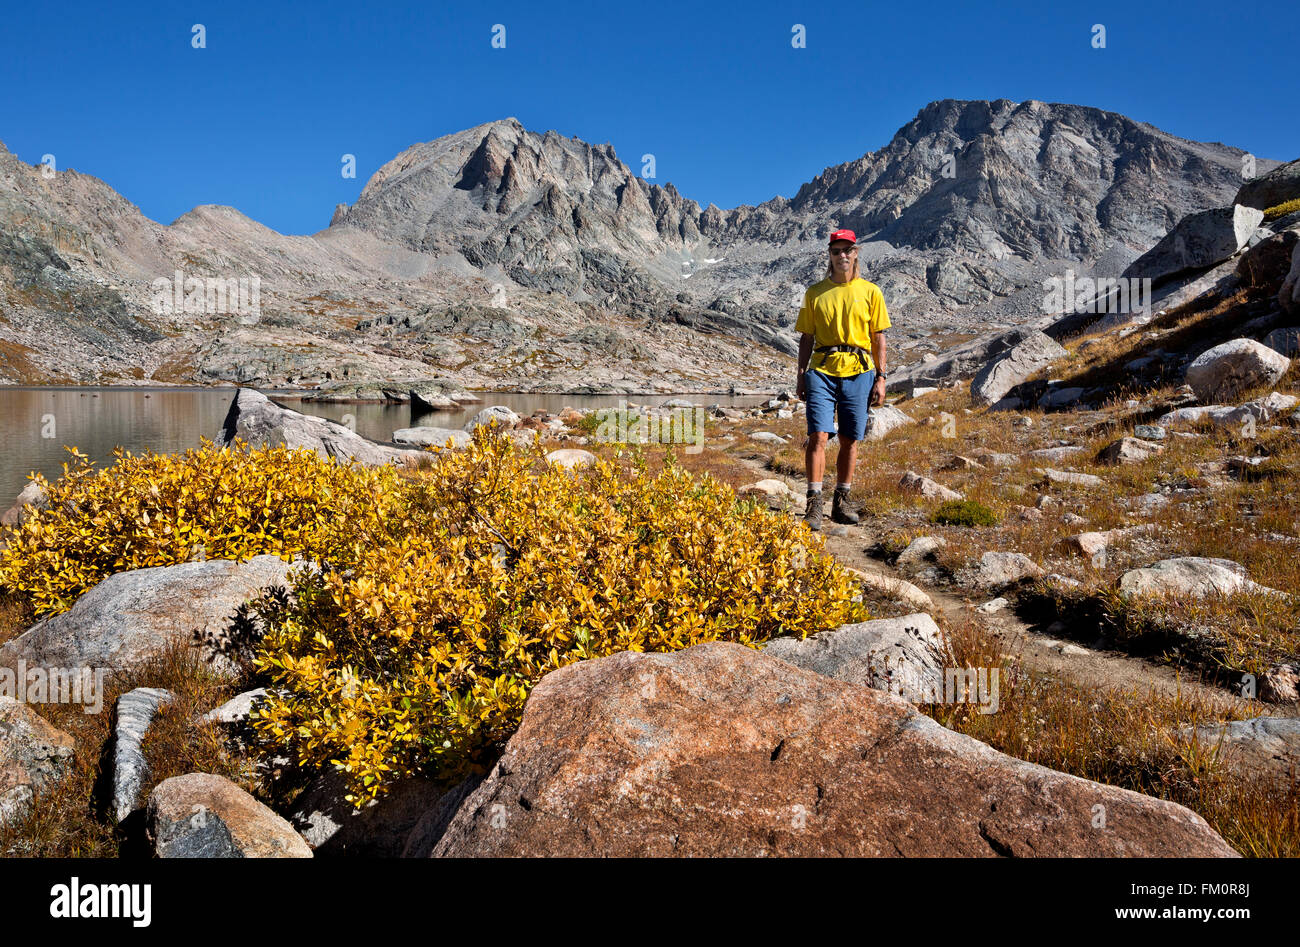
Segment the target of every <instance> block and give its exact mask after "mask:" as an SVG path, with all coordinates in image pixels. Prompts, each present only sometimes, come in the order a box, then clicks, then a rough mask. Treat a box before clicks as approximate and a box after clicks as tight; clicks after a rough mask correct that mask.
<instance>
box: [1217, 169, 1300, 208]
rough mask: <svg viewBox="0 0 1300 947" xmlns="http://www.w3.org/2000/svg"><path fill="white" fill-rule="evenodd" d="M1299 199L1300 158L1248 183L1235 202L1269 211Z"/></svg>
mask: <svg viewBox="0 0 1300 947" xmlns="http://www.w3.org/2000/svg"><path fill="white" fill-rule="evenodd" d="M1297 197H1300V158H1297V159H1296V160H1295V161H1291V162H1288V163H1287V164H1281V165H1278V166H1277V167H1276V168H1274V169H1273V170H1271V171H1269V172H1268V173H1267V174H1262V175H1260V176H1259V177H1256V178H1252V179H1251V180H1249V181H1247V182H1246V183H1245V184H1243V185H1242V186H1241V190H1239V191H1238V192H1237V196H1236V197H1235V198H1234V199H1233V200H1234V202H1235V203H1237V204H1242V205H1244V206H1246V207H1254V208H1257V209H1259V210H1268V209H1269V208H1270V207H1276V206H1277V205H1278V204H1285V203H1286V202H1287V201H1290V200H1294V199H1295V198H1297Z"/></svg>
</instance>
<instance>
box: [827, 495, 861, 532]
mask: <svg viewBox="0 0 1300 947" xmlns="http://www.w3.org/2000/svg"><path fill="white" fill-rule="evenodd" d="M831 519H832V520H834V521H835V522H836V523H843V524H844V525H845V526H856V525H857V523H858V514H857V512H856V511H855V510H854V509H853V508H852V507H851V506H849V491H847V490H836V491H835V499H834V500H833V501H831Z"/></svg>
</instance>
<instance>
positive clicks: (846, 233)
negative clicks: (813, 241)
mask: <svg viewBox="0 0 1300 947" xmlns="http://www.w3.org/2000/svg"><path fill="white" fill-rule="evenodd" d="M836 240H848V241H849V242H850V243H857V242H858V235H857V234H855V233H854V232H853V231H852V230H837V231H835V232H834V233H833V234H831V241H830V242H831V243H834V242H835V241H836Z"/></svg>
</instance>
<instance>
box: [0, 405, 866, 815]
mask: <svg viewBox="0 0 1300 947" xmlns="http://www.w3.org/2000/svg"><path fill="white" fill-rule="evenodd" d="M74 454H75V452H74ZM75 456H76V458H77V463H75V464H73V465H71V466H70V467H66V468H65V475H64V476H63V477H62V478H61V479H60V480H59V481H58V482H57V483H54V484H46V489H47V491H48V497H49V506H48V508H47V509H45V510H42V511H40V512H36V513H34V514H33V515H32V516H31V517H30V518H29V519H28V520H27V521H26V522H25V523H23V524H22V525H21V526H19V527H16V528H12V529H9V530H7V531H6V532H5V534H4V538H5V539H7V540H8V546H7V548H5V549H4V550H3V551H2V552H0V589H3V590H5V591H8V592H14V593H18V594H20V595H23V596H25V597H27V599H28V600H29V601H30V602H31V603H32V604H33V606H34V607H35V608H36V610H37V611H38V613H41V614H50V613H53V612H57V611H59V610H62V609H65V608H67V607H69V606H70V605H71V604H72V602H74V601H75V600H76V598H77V596H79V595H80V594H81V593H82V592H84V591H85V590H86V589H88V588H90V587H91V586H92V585H94V584H95V583H97V582H98V581H100V580H101V579H103V578H105V577H106V576H108V575H111V574H113V573H116V572H120V571H124V570H127V569H135V568H141V567H145V566H158V565H172V564H176V563H180V562H186V561H189V560H191V559H192V558H195V555H196V551H197V550H198V549H199V548H202V550H203V553H204V555H205V556H206V557H207V558H213V559H217V558H219V559H242V558H246V557H248V556H253V555H258V554H263V553H271V554H275V555H280V556H283V557H285V558H290V557H293V556H296V555H302V556H304V557H305V558H308V559H311V560H314V561H315V562H318V563H320V564H321V568H320V569H319V570H307V569H303V570H298V571H297V572H296V573H295V574H294V576H293V583H294V591H295V594H294V595H293V596H291V597H289V598H288V599H285V598H284V597H282V596H267V597H265V598H263V599H262V600H261V601H260V603H259V605H258V608H257V611H258V613H259V614H260V619H259V620H253V621H248V622H246V623H247V625H248V627H249V628H251V629H253V630H252V631H251V632H249V634H248V639H247V643H248V646H249V647H251V649H252V650H253V652H254V660H253V666H254V667H255V668H256V669H257V671H258V672H259V674H260V675H261V676H262V677H263V678H265V679H266V683H267V684H268V685H269V687H270V691H271V697H270V699H269V700H268V701H266V702H264V703H263V704H262V705H261V709H260V711H259V712H258V714H256V715H255V716H254V718H253V721H252V722H253V726H254V728H255V729H256V731H257V733H258V735H259V737H260V738H261V739H260V744H261V748H262V749H264V750H267V751H268V753H269V754H271V755H279V754H283V753H288V754H290V755H291V757H292V758H294V760H295V762H296V763H297V764H298V765H300V766H302V767H305V768H308V769H312V770H320V769H325V768H327V767H330V766H334V767H337V768H339V769H342V770H344V771H345V772H347V773H348V774H350V784H351V789H352V799H353V801H354V802H356V803H357V804H358V805H360V804H362V803H363V802H364V801H365V799H367V798H371V797H373V796H376V795H378V794H380V793H382V792H383V791H384V790H385V789H386V787H387V785H388V784H389V782H390V781H391V779H393V778H395V777H398V776H402V775H409V774H415V773H424V774H428V775H455V774H456V773H458V772H463V771H465V770H466V769H468V768H471V767H474V766H477V765H480V764H482V763H484V762H486V761H487V760H488V759H490V758H491V756H492V754H493V753H494V752H495V751H496V750H497V749H499V747H500V745H501V744H502V743H503V742H504V741H505V740H506V739H508V738H509V736H510V734H511V733H513V731H514V729H515V727H516V726H517V725H518V722H519V717H520V714H521V712H522V709H523V705H524V701H525V699H526V698H527V696H528V693H529V691H530V689H531V688H532V687H533V686H534V685H535V684H536V683H537V682H538V681H539V680H540V679H541V677H542V676H543V675H545V674H546V673H548V672H549V671H552V670H554V669H555V668H558V667H561V666H563V665H566V664H570V663H572V662H575V661H581V660H584V659H587V658H594V657H600V656H604V655H608V654H612V653H614V652H617V651H624V650H633V651H668V650H673V649H677V648H685V647H689V646H691V645H694V644H698V643H700V642H704V641H714V640H726V641H734V642H738V643H740V644H745V645H754V644H757V643H759V642H763V641H766V640H768V639H770V638H773V637H777V636H783V635H798V636H803V635H807V634H809V633H813V632H818V631H823V630H825V629H827V628H833V627H836V626H837V625H840V624H843V623H845V622H852V621H862V620H864V619H865V618H867V613H866V609H865V608H864V607H863V605H862V604H861V601H860V597H859V596H858V587H857V583H856V582H855V581H854V580H853V578H852V577H851V575H850V574H849V573H847V572H846V571H845V570H843V569H841V568H840V567H838V566H837V565H836V564H835V562H834V560H833V559H832V558H831V557H829V556H827V555H826V554H825V553H824V551H823V548H822V544H821V543H822V540H821V539H820V538H819V537H817V536H815V535H814V534H812V533H810V532H808V530H807V528H806V527H805V526H804V525H803V523H802V522H801V521H799V520H795V519H792V518H790V517H788V516H783V515H774V514H772V513H770V512H769V511H768V510H767V508H766V507H765V506H764V505H760V504H758V503H757V502H755V501H752V500H748V499H738V498H737V497H736V495H735V493H734V491H733V490H732V489H731V488H730V487H729V486H727V485H726V484H724V483H722V482H721V481H719V480H716V479H715V478H713V477H710V476H708V475H703V476H700V477H693V476H692V475H691V474H689V473H688V472H686V471H685V470H683V469H682V468H681V467H679V466H677V465H676V464H675V463H673V462H672V458H671V455H670V456H669V457H668V458H667V460H666V462H665V465H664V469H663V470H662V471H661V472H660V473H658V474H656V475H654V476H651V475H649V474H648V473H647V471H646V468H645V465H644V463H638V464H637V465H636V466H635V469H634V471H633V472H632V473H630V474H629V473H625V472H622V471H621V470H620V469H619V468H617V467H616V466H615V465H614V463H612V462H610V461H602V462H599V463H597V464H596V465H594V466H593V467H591V468H589V469H587V470H583V471H568V470H565V469H564V468H562V467H559V466H556V465H548V464H546V463H545V462H544V460H543V459H542V457H541V454H540V452H538V451H537V450H535V449H533V450H523V449H520V448H519V447H517V446H515V445H514V444H513V442H512V441H511V440H510V439H509V438H508V437H506V436H504V435H502V434H500V433H499V432H492V431H490V430H489V429H487V428H480V429H479V430H478V431H477V432H476V433H475V434H474V437H473V440H472V442H471V444H470V446H469V447H468V448H466V449H464V450H461V451H454V452H444V453H441V454H438V455H431V459H432V461H433V463H432V466H431V467H430V468H428V469H426V470H422V471H407V472H404V473H403V472H398V471H396V470H394V469H391V468H380V469H367V468H364V467H359V466H338V465H336V464H334V463H333V462H331V461H328V460H323V459H321V458H319V457H318V456H317V455H316V454H315V453H313V452H311V451H305V450H296V451H293V450H287V449H284V448H276V449H270V448H263V449H258V450H249V449H248V448H247V447H246V446H244V445H238V446H237V447H236V448H233V449H228V450H218V449H214V448H213V447H212V445H211V444H210V443H205V444H204V446H203V447H202V448H201V449H198V450H192V451H187V452H186V453H184V454H179V455H162V456H157V455H146V456H143V457H134V456H131V455H129V454H119V455H118V457H117V460H116V462H115V463H114V464H113V465H112V466H111V467H109V468H107V469H104V470H96V469H93V468H92V467H91V466H90V465H89V464H88V463H86V461H85V458H84V457H83V456H82V455H79V454H76V455H75Z"/></svg>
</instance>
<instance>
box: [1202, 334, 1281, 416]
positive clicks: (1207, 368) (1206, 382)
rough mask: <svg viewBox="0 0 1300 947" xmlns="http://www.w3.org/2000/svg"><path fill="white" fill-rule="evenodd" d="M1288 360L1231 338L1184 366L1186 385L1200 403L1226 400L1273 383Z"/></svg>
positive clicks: (1247, 342) (1268, 349) (1263, 347)
mask: <svg viewBox="0 0 1300 947" xmlns="http://www.w3.org/2000/svg"><path fill="white" fill-rule="evenodd" d="M1290 365H1291V360H1290V359H1289V358H1287V357H1286V356H1285V355H1281V354H1279V353H1278V352H1275V351H1274V350H1273V349H1271V348H1269V347H1268V346H1266V345H1261V344H1260V343H1258V342H1256V341H1255V340H1254V339H1233V340H1232V341H1230V342H1224V343H1223V344H1222V345H1216V346H1214V347H1213V348H1211V349H1207V350H1206V351H1205V352H1202V353H1201V354H1200V355H1199V356H1197V358H1196V359H1195V361H1193V362H1192V363H1191V364H1190V365H1188V366H1187V383H1188V384H1189V385H1191V386H1192V389H1193V390H1194V391H1195V392H1196V397H1197V398H1199V399H1200V400H1201V401H1219V400H1223V399H1228V398H1231V397H1233V396H1234V395H1236V394H1238V393H1239V392H1241V391H1242V390H1244V389H1246V388H1253V387H1255V386H1256V385H1272V384H1276V383H1277V381H1278V379H1280V378H1281V377H1282V376H1283V375H1284V374H1286V370H1287V369H1288V368H1289V367H1290Z"/></svg>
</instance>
